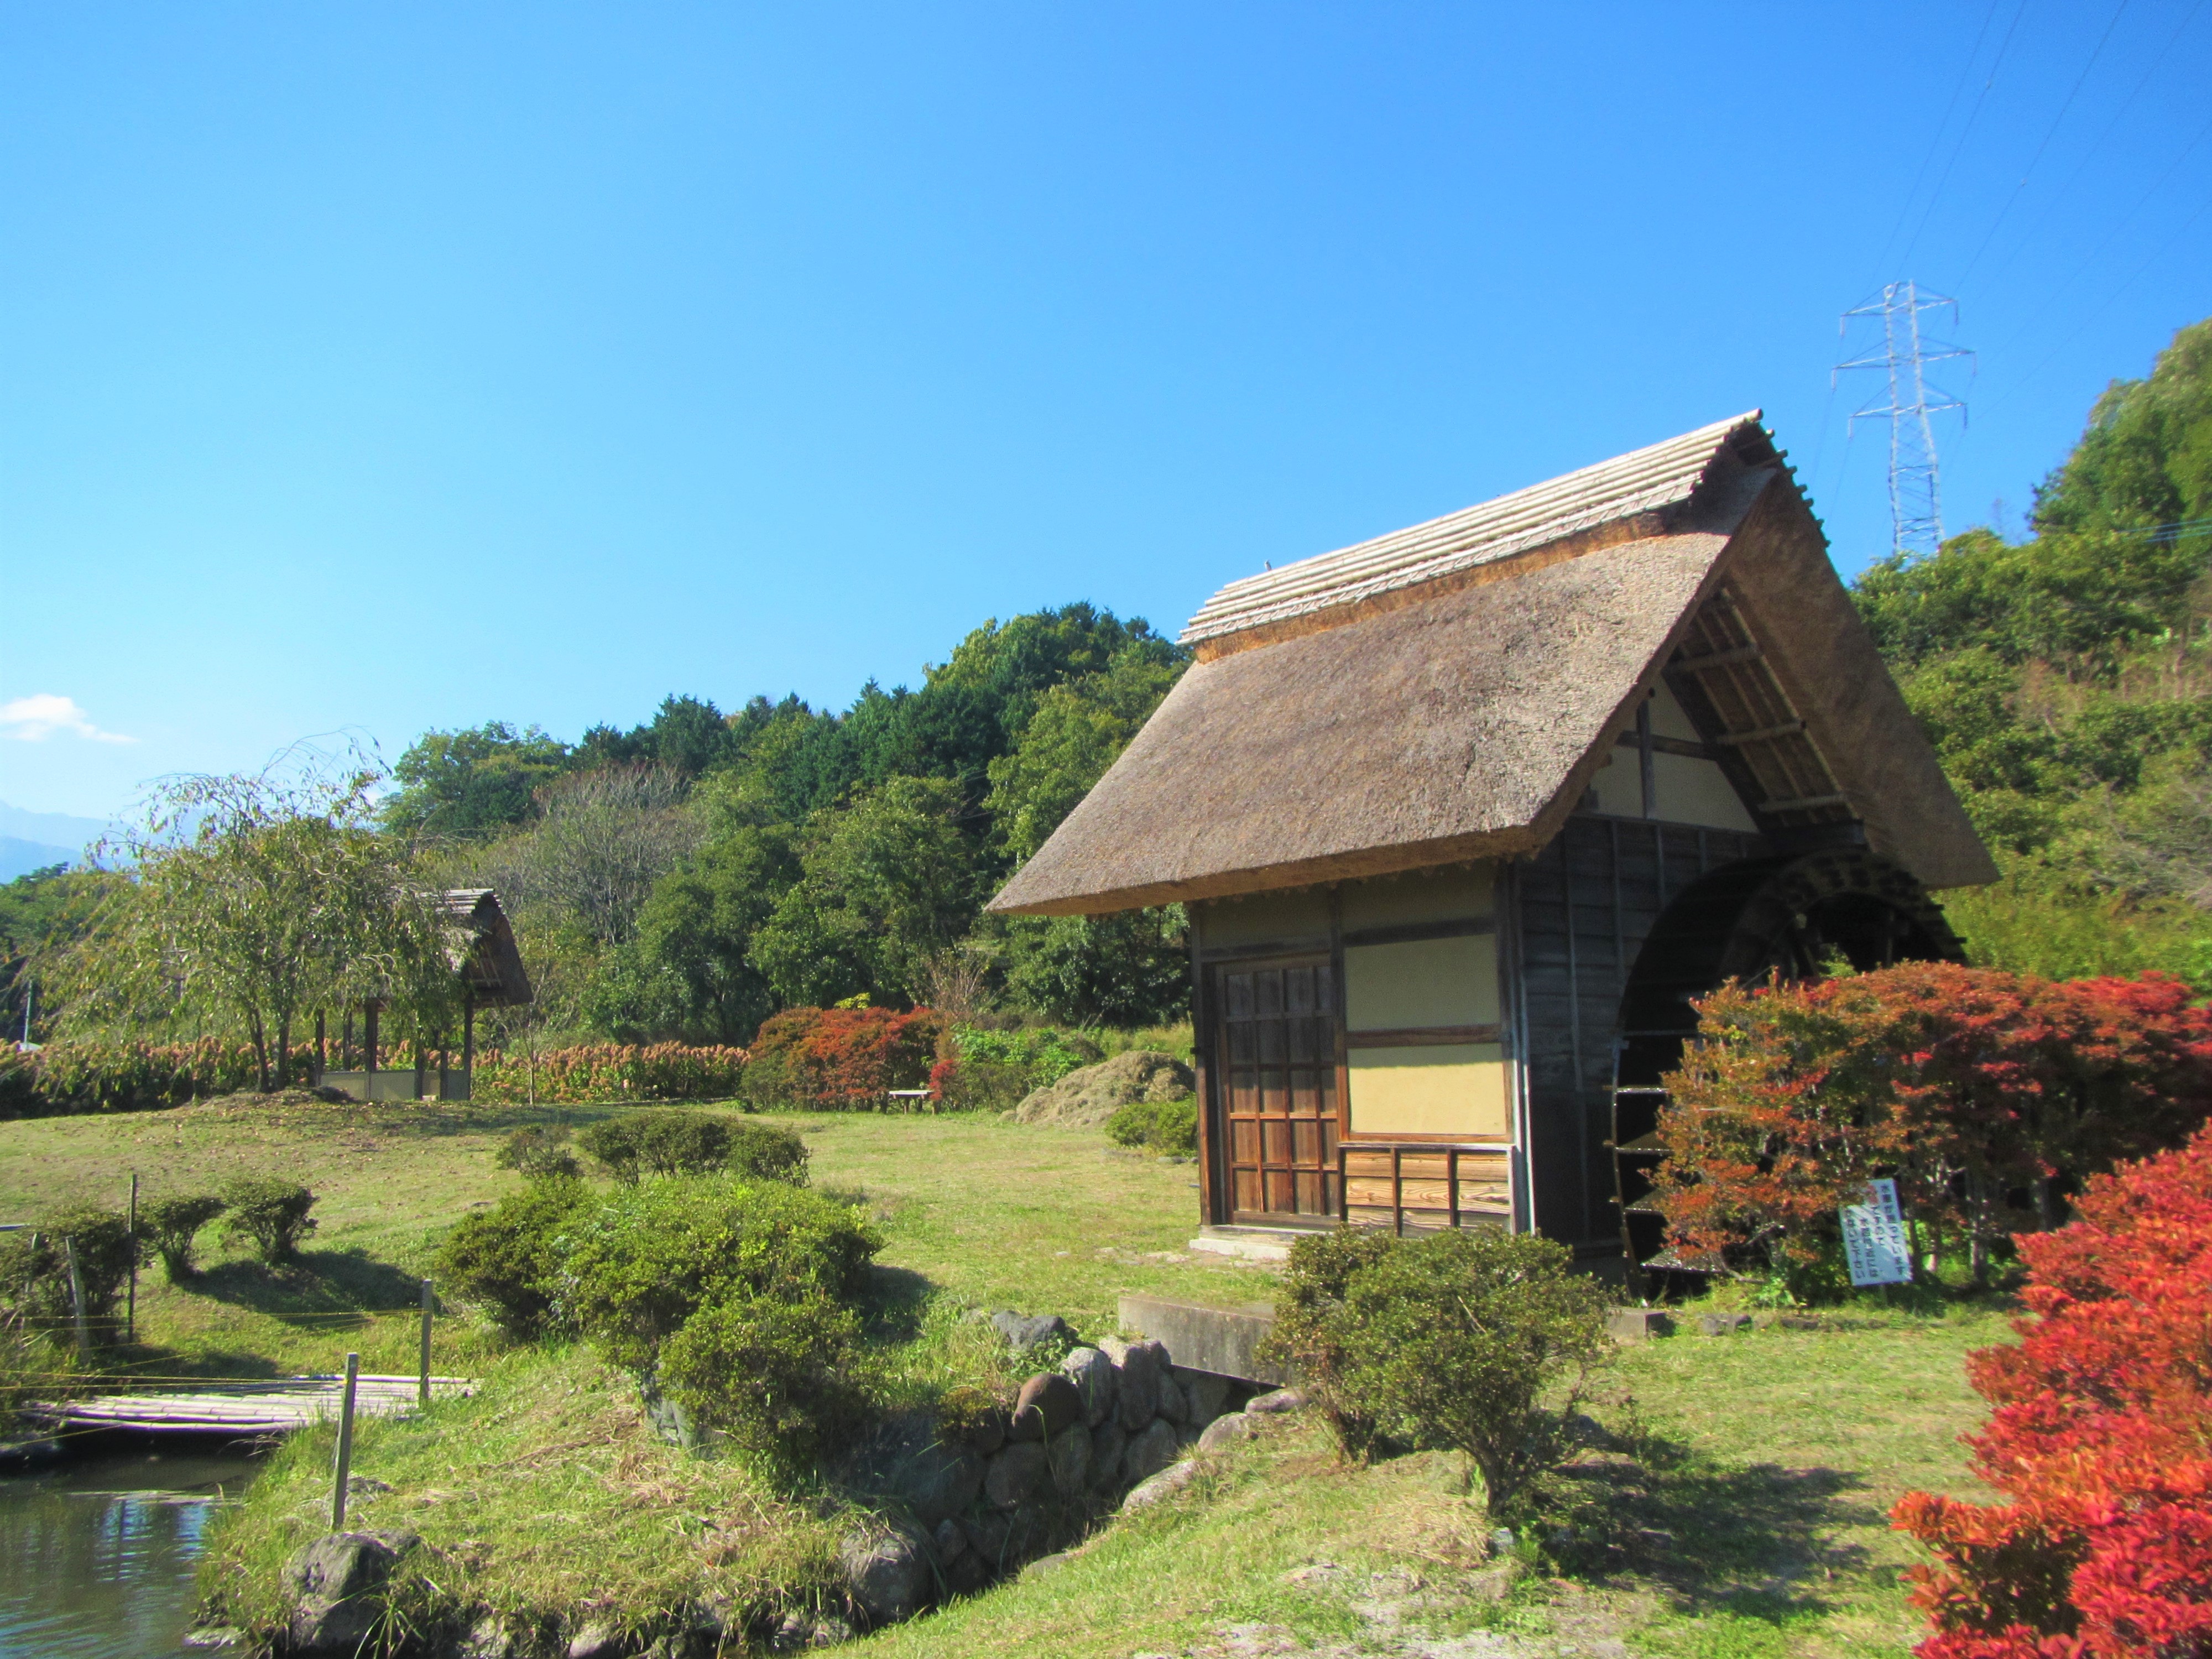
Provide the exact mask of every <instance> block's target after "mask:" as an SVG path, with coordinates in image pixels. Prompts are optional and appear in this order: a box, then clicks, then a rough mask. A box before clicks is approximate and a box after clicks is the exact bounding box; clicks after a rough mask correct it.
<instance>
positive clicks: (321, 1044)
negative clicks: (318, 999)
mask: <svg viewBox="0 0 2212 1659" xmlns="http://www.w3.org/2000/svg"><path fill="white" fill-rule="evenodd" d="M330 1060H331V1054H330V1033H329V1031H328V1030H327V1029H326V1028H325V1024H324V1022H323V1011H322V1010H321V1009H319V1008H318V1009H316V1010H315V1086H316V1087H317V1088H318V1089H319V1088H321V1087H322V1086H323V1073H324V1072H325V1070H326V1069H327V1068H328V1067H329V1066H330Z"/></svg>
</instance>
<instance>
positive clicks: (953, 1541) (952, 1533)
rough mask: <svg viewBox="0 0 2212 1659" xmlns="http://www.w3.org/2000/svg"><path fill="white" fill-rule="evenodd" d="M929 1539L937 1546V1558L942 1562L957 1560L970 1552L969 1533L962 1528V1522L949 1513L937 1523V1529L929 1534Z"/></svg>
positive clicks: (947, 1562)
mask: <svg viewBox="0 0 2212 1659" xmlns="http://www.w3.org/2000/svg"><path fill="white" fill-rule="evenodd" d="M929 1541H930V1542H931V1543H933V1544H934V1545H935V1546H936V1547H937V1559H938V1560H939V1562H940V1563H945V1564H949V1563H951V1562H954V1561H957V1560H958V1559H960V1558H961V1557H962V1556H963V1555H964V1554H966V1553H968V1534H966V1533H964V1532H963V1531H961V1530H960V1523H959V1522H957V1521H955V1520H954V1519H953V1518H952V1517H951V1516H949V1515H948V1516H945V1519H944V1520H942V1521H940V1522H938V1523H937V1530H936V1531H935V1532H933V1533H932V1534H930V1535H929Z"/></svg>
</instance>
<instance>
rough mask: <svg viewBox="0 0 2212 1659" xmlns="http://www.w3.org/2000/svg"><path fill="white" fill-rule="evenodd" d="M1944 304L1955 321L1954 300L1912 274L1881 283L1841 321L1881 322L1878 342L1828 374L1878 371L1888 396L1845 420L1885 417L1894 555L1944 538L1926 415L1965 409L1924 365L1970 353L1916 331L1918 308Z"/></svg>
mask: <svg viewBox="0 0 2212 1659" xmlns="http://www.w3.org/2000/svg"><path fill="white" fill-rule="evenodd" d="M1944 306H1948V307H1951V315H1952V319H1953V320H1954V322H1955V321H1956V320H1957V318H1958V313H1959V307H1958V301H1955V300H1953V299H1950V298H1949V297H1948V296H1947V295H1941V294H1925V293H1923V292H1922V291H1921V289H1920V288H1919V286H1918V285H1917V283H1913V282H1911V280H1910V279H1907V280H1906V281H1905V282H1901V283H1888V284H1887V285H1886V286H1885V287H1884V288H1883V289H1882V290H1881V295H1880V297H1879V298H1877V299H1873V300H1869V301H1867V302H1866V303H1865V304H1863V305H1858V306H1854V307H1851V308H1850V310H1849V311H1847V312H1845V313H1844V318H1843V329H1844V331H1845V332H1848V331H1849V330H1850V324H1851V319H1853V318H1854V317H1870V318H1879V319H1881V343H1880V344H1879V345H1877V346H1875V347H1874V348H1872V349H1869V350H1867V351H1864V352H1862V353H1860V354H1859V356H1856V357H1853V358H1850V359H1848V360H1847V361H1845V362H1840V363H1838V364H1837V365H1836V367H1835V369H1834V372H1833V374H1832V375H1831V377H1830V384H1831V385H1832V384H1833V383H1834V375H1840V374H1844V373H1846V372H1848V371H1850V370H1852V369H1860V368H1878V369H1881V370H1882V371H1883V372H1884V375H1885V385H1886V389H1887V402H1884V401H1882V398H1883V395H1884V394H1883V393H1882V392H1876V393H1875V396H1874V398H1871V399H1869V401H1868V402H1867V404H1865V405H1864V406H1863V407H1862V408H1861V409H1859V410H1857V411H1856V412H1855V413H1854V414H1853V415H1852V416H1851V417H1850V424H1851V425H1852V426H1853V427H1856V426H1857V423H1858V422H1861V421H1863V420H1871V419H1873V418H1875V416H1884V417H1887V420H1888V422H1889V522H1890V549H1891V550H1892V551H1893V552H1895V553H1901V554H1914V553H1933V552H1934V551H1935V550H1936V549H1937V548H1938V547H1939V546H1941V545H1942V540H1943V503H1942V489H1941V487H1940V484H1939V483H1938V479H1937V476H1936V433H1935V428H1934V426H1933V425H1932V423H1931V422H1930V421H1929V416H1933V415H1940V414H1942V413H1943V412H1944V411H1945V410H1954V409H1955V410H1960V411H1964V410H1965V409H1966V402H1965V400H1964V399H1963V398H1957V397H1954V396H1953V395H1952V394H1951V393H1950V392H1946V391H1944V390H1943V389H1942V387H1941V386H1935V385H1933V384H1931V383H1930V382H1929V379H1928V373H1927V370H1928V365H1929V364H1930V363H1936V362H1942V361H1944V360H1945V359H1946V358H1950V357H1971V356H1973V355H1974V354H1973V353H1972V352H1971V351H1969V350H1967V349H1966V348H1965V347H1963V346H1956V345H1953V344H1952V343H1950V342H1948V341H1947V340H1932V339H1929V337H1927V336H1926V334H1924V333H1923V331H1922V330H1921V326H1920V315H1921V313H1923V312H1926V311H1935V310H1937V309H1940V308H1941V307H1944Z"/></svg>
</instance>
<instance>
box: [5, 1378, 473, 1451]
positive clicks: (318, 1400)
mask: <svg viewBox="0 0 2212 1659" xmlns="http://www.w3.org/2000/svg"><path fill="white" fill-rule="evenodd" d="M475 1387H476V1383H475V1379H473V1378H471V1377H465V1376H434V1377H432V1378H431V1379H430V1392H431V1394H432V1395H433V1396H442V1397H448V1398H450V1397H453V1396H455V1395H466V1394H468V1393H470V1392H471V1390H473V1389H475ZM421 1388H422V1378H420V1377H419V1376H362V1377H359V1378H357V1379H356V1383H355V1391H354V1402H353V1409H354V1415H355V1416H356V1417H405V1416H407V1415H408V1414H410V1413H412V1412H413V1411H414V1410H415V1409H416V1401H417V1400H418V1398H419V1395H420V1391H421ZM344 1395H345V1378H343V1376H285V1377H272V1378H270V1379H268V1380H267V1381H253V1382H240V1383H222V1384H220V1385H219V1386H216V1387H214V1388H209V1389H194V1390H193V1391H192V1392H191V1393H189V1394H186V1393H167V1392H163V1393H147V1394H103V1395H92V1396H90V1397H89V1398H87V1399H83V1400H49V1401H33V1402H32V1403H31V1404H30V1405H29V1406H27V1407H25V1409H26V1410H27V1411H28V1412H29V1413H33V1414H34V1415H36V1416H38V1417H40V1418H42V1419H45V1420H46V1422H47V1423H48V1424H49V1425H52V1427H53V1428H56V1429H62V1428H71V1429H125V1430H130V1431H134V1432H137V1433H143V1434H233V1435H240V1436H251V1435H276V1434H289V1433H290V1432H291V1431H293V1430H295V1429H304V1428H307V1427H308V1426H309V1425H312V1424H315V1423H321V1422H326V1421H335V1420H336V1419H337V1415H338V1411H339V1407H340V1405H341V1402H342V1401H343V1398H344Z"/></svg>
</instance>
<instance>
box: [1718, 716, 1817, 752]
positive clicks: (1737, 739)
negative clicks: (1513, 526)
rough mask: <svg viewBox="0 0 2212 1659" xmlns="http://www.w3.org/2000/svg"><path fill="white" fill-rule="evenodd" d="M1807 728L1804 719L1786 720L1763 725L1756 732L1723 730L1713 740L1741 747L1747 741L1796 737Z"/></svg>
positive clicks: (1758, 741) (1771, 740) (1770, 740)
mask: <svg viewBox="0 0 2212 1659" xmlns="http://www.w3.org/2000/svg"><path fill="white" fill-rule="evenodd" d="M1804 729H1805V722H1804V721H1802V720H1784V721H1783V722H1782V723H1781V724H1780V725H1779V726H1760V727H1759V729H1758V730H1757V731H1755V732H1722V733H1721V734H1720V736H1718V737H1717V738H1714V739H1713V741H1714V742H1715V743H1718V744H1725V745H1726V746H1727V747H1729V748H1730V749H1741V748H1742V747H1743V745H1744V744H1747V743H1771V742H1773V740H1774V739H1775V738H1794V737H1796V736H1797V735H1799V734H1800V733H1801V732H1803V731H1804Z"/></svg>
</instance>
